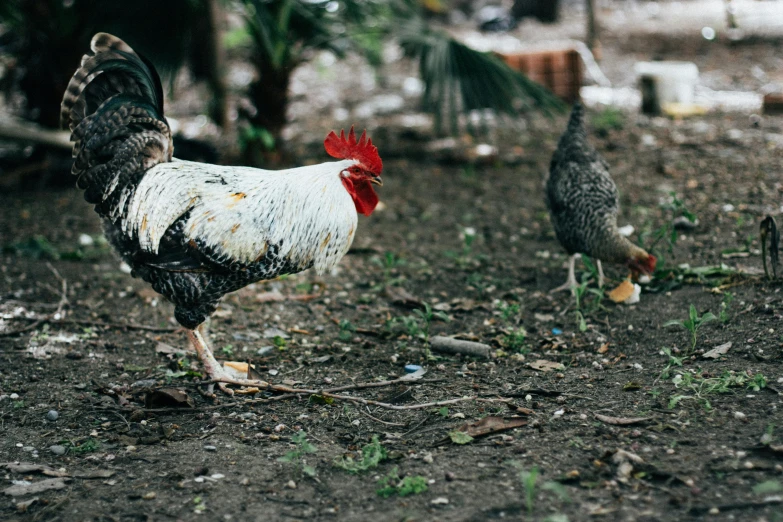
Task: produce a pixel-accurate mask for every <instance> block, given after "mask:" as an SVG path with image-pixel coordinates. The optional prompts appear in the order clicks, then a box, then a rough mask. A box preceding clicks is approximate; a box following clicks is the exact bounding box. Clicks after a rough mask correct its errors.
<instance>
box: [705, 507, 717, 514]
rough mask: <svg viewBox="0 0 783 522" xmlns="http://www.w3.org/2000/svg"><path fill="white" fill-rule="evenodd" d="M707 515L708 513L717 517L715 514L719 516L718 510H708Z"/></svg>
mask: <svg viewBox="0 0 783 522" xmlns="http://www.w3.org/2000/svg"><path fill="white" fill-rule="evenodd" d="M707 513H709V514H710V515H717V514H719V513H720V509H718V508H716V507H714V508H710V510H709V511H707Z"/></svg>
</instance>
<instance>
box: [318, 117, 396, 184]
mask: <svg viewBox="0 0 783 522" xmlns="http://www.w3.org/2000/svg"><path fill="white" fill-rule="evenodd" d="M324 148H326V152H327V154H329V155H330V156H331V157H333V158H338V159H352V160H355V161H358V162H359V164H361V166H362V167H363V168H364V169H365V170H367V171H369V172H372V173H373V174H375V175H376V176H380V175H381V171H382V170H383V162H382V161H381V157H380V156H379V155H378V148H377V147H376V146H375V145H373V144H372V140H371V139H370V138H368V137H367V131H364V132H362V136H361V137H360V138H359V141H356V133H355V132H354V131H353V126H351V130H350V132H348V137H347V138H346V136H345V131H344V130H341V131H340V136H337V134H336V133H335V132H334V131H332V132H330V133H329V135H328V136H326V139H325V140H324Z"/></svg>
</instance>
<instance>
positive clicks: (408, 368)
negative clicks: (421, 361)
mask: <svg viewBox="0 0 783 522" xmlns="http://www.w3.org/2000/svg"><path fill="white" fill-rule="evenodd" d="M419 370H421V366H419V365H418V364H406V365H405V373H415V372H418V371H419Z"/></svg>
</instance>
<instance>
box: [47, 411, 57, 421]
mask: <svg viewBox="0 0 783 522" xmlns="http://www.w3.org/2000/svg"><path fill="white" fill-rule="evenodd" d="M59 417H60V414H59V413H57V410H49V412H48V413H47V414H46V420H49V421H52V422H54V421H56V420H57V419H58V418H59Z"/></svg>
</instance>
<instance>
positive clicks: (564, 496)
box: [512, 462, 568, 516]
mask: <svg viewBox="0 0 783 522" xmlns="http://www.w3.org/2000/svg"><path fill="white" fill-rule="evenodd" d="M512 465H514V467H516V468H517V469H518V470H519V480H520V481H521V482H522V486H523V487H524V489H525V507H526V508H527V513H528V515H529V516H530V515H532V514H533V510H534V509H535V500H536V486H537V482H538V467H536V466H533V468H532V469H530V470H529V471H527V470H524V469H522V467H521V465H520V464H519V463H517V462H512ZM541 489H542V490H544V491H551V492H552V493H554V494H556V495H557V496H558V497H559V498H560V500H563V501H566V502H567V501H568V492H567V491H566V489H565V487H564V486H563V485H562V484H560V483H559V482H555V481H553V480H547V481H546V482H543V483H542V484H541Z"/></svg>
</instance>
